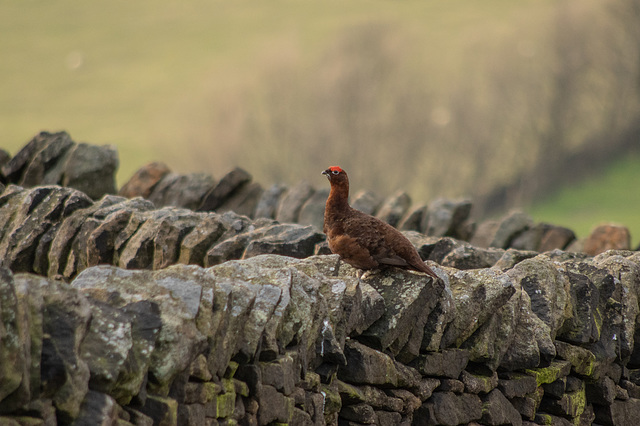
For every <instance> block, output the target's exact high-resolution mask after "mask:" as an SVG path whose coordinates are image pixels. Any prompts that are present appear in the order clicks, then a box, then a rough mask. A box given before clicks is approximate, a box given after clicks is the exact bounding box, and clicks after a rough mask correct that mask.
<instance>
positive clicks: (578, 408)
mask: <svg viewBox="0 0 640 426" xmlns="http://www.w3.org/2000/svg"><path fill="white" fill-rule="evenodd" d="M586 404H587V399H586V396H585V389H584V386H583V387H582V389H579V390H577V391H574V392H568V393H565V394H563V395H561V396H560V398H547V397H546V395H545V398H542V401H541V403H540V410H542V411H544V412H546V413H550V414H555V415H558V416H562V417H570V418H579V417H580V416H581V415H582V413H583V412H584V410H585V407H586Z"/></svg>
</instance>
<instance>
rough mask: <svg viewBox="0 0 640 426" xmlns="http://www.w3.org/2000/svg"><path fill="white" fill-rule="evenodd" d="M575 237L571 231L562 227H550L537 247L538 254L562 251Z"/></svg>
mask: <svg viewBox="0 0 640 426" xmlns="http://www.w3.org/2000/svg"><path fill="white" fill-rule="evenodd" d="M575 239H576V235H575V234H574V233H573V231H572V230H571V229H568V228H564V227H562V226H551V228H550V229H548V230H547V231H546V232H545V233H544V234H543V235H542V238H541V240H540V245H539V246H538V251H539V252H547V251H550V250H555V249H560V250H564V249H566V248H567V246H569V244H571V243H572V242H573V241H575Z"/></svg>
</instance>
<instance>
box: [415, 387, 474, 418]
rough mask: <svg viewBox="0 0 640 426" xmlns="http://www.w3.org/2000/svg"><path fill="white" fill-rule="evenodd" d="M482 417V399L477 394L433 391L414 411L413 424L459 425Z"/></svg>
mask: <svg viewBox="0 0 640 426" xmlns="http://www.w3.org/2000/svg"><path fill="white" fill-rule="evenodd" d="M481 417H482V401H481V400H480V398H479V397H478V396H477V395H472V394H468V393H464V394H462V395H456V394H454V393H451V392H434V393H433V395H432V396H431V398H430V399H429V400H427V401H426V402H425V403H424V404H422V406H421V407H420V408H419V409H418V410H417V411H416V412H415V413H414V416H413V424H414V425H459V424H463V423H464V424H466V423H469V422H472V421H475V420H480V418H481Z"/></svg>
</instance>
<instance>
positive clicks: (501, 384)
mask: <svg viewBox="0 0 640 426" xmlns="http://www.w3.org/2000/svg"><path fill="white" fill-rule="evenodd" d="M537 387H538V384H537V382H536V379H535V377H533V376H530V375H526V374H520V373H516V374H511V375H510V377H509V378H506V379H499V380H498V389H500V391H501V392H502V393H503V394H504V396H506V397H507V398H509V399H512V398H516V397H520V398H521V397H524V396H526V395H529V394H532V393H533V392H535V390H536V388H537Z"/></svg>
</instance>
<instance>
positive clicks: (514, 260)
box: [488, 248, 538, 271]
mask: <svg viewBox="0 0 640 426" xmlns="http://www.w3.org/2000/svg"><path fill="white" fill-rule="evenodd" d="M488 250H490V249H488ZM494 250H496V249H494ZM537 255H538V253H536V252H535V251H523V250H516V249H513V248H509V249H507V250H506V251H505V252H503V253H502V256H501V257H500V259H498V260H497V261H496V262H495V263H494V264H493V265H492V267H493V268H495V269H499V270H501V271H508V270H509V269H511V268H513V267H514V266H516V265H517V264H518V263H520V262H522V261H523V260H527V259H531V258H532V257H536V256H537Z"/></svg>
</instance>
